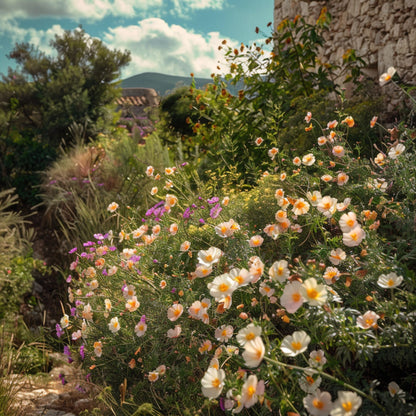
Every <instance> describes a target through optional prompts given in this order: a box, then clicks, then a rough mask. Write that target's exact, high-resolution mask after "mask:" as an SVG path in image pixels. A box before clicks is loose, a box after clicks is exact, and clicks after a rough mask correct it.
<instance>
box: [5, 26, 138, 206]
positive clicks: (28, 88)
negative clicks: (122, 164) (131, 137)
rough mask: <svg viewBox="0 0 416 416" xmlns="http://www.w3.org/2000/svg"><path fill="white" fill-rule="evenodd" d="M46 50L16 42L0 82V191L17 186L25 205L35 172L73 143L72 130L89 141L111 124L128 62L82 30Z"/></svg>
mask: <svg viewBox="0 0 416 416" xmlns="http://www.w3.org/2000/svg"><path fill="white" fill-rule="evenodd" d="M51 47H52V49H53V50H54V53H53V54H52V55H51V56H48V55H46V54H45V53H44V52H42V51H40V50H39V49H38V48H35V47H34V46H33V45H30V44H28V43H19V44H16V45H15V47H14V49H13V50H12V51H11V52H10V54H9V58H10V59H12V60H14V61H15V62H16V64H17V68H16V69H15V70H12V69H11V68H9V70H8V74H7V75H2V82H0V172H1V175H0V189H5V188H10V187H16V188H17V191H18V193H19V195H20V196H21V197H23V199H26V202H27V200H28V199H29V200H32V201H33V197H34V192H35V194H36V192H37V191H36V190H33V189H32V190H31V188H32V187H31V185H32V186H33V185H36V184H37V183H38V181H39V178H40V177H39V174H38V172H39V171H41V170H44V169H45V168H46V167H47V166H48V165H49V164H50V163H51V162H52V161H53V160H54V158H55V157H56V150H57V148H58V147H59V146H60V145H61V144H62V143H63V144H64V146H68V145H70V144H71V142H73V141H74V140H75V138H74V135H73V131H74V130H73V129H72V131H71V128H70V127H71V126H74V125H76V126H78V127H82V130H83V135H84V137H86V138H91V139H93V138H94V137H96V135H97V133H98V132H100V131H102V130H103V128H105V127H106V126H109V124H110V122H112V121H113V119H114V110H115V99H116V98H117V97H118V96H119V95H120V93H121V89H120V88H119V82H118V80H119V78H120V71H121V69H122V68H123V67H125V66H126V65H127V64H128V63H129V61H130V52H128V51H124V52H121V51H118V50H111V49H109V48H108V47H107V46H106V45H104V44H103V42H102V41H100V40H99V39H95V38H92V37H90V36H89V35H88V34H87V33H85V31H84V30H83V29H82V28H78V29H75V30H73V31H66V32H65V33H64V34H63V35H62V36H57V35H56V36H55V39H54V40H53V41H51ZM78 130H79V129H78ZM28 193H30V195H28Z"/></svg>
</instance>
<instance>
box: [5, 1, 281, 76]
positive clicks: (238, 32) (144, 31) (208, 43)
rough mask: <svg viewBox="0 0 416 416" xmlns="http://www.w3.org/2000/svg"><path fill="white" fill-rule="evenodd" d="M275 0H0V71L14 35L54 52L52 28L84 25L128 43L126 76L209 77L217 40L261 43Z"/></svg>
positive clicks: (112, 41)
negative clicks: (51, 45)
mask: <svg viewBox="0 0 416 416" xmlns="http://www.w3.org/2000/svg"><path fill="white" fill-rule="evenodd" d="M273 4H274V1H273V0H0V73H3V74H5V73H7V68H8V67H9V66H13V61H11V60H9V59H7V57H6V55H7V54H8V53H9V52H10V51H11V50H12V49H13V46H14V44H15V43H16V42H28V43H31V44H33V45H35V46H37V47H39V49H41V50H42V51H44V52H46V53H47V54H50V53H51V52H52V51H51V49H50V47H49V41H50V40H51V39H53V37H54V35H55V34H61V33H62V32H63V31H64V30H72V29H75V28H76V27H78V26H79V25H82V27H83V28H84V29H85V31H86V32H87V33H88V34H89V35H91V36H94V37H97V38H99V39H101V40H102V41H103V42H104V43H105V44H106V45H107V46H108V47H110V48H111V49H120V50H125V49H127V50H130V51H131V56H132V61H131V63H130V65H129V66H128V67H127V68H126V69H125V70H124V71H123V74H122V77H123V78H126V77H129V76H131V75H135V74H139V73H142V72H160V73H165V74H171V75H189V73H190V72H193V73H194V74H195V76H198V77H208V76H209V75H210V74H211V73H212V72H218V71H217V70H216V67H217V65H218V61H221V59H222V57H221V52H220V51H218V46H219V45H220V43H221V41H222V40H223V39H226V40H227V42H228V44H229V45H232V46H238V45H240V43H241V42H243V43H244V44H251V43H252V42H257V43H258V44H261V42H262V40H261V38H259V36H260V35H257V34H256V33H255V28H256V26H258V27H259V28H260V29H261V30H263V31H264V32H265V33H267V34H268V33H269V28H267V27H266V25H267V23H268V22H271V21H272V20H273Z"/></svg>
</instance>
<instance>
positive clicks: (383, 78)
mask: <svg viewBox="0 0 416 416" xmlns="http://www.w3.org/2000/svg"><path fill="white" fill-rule="evenodd" d="M395 73H396V68H394V67H392V66H391V67H390V68H388V69H387V72H385V73H384V74H381V76H380V78H379V80H378V81H379V83H380V86H381V87H382V86H383V85H384V84H387V83H388V82H389V81H390V80H391V79H392V78H393V75H394V74H395Z"/></svg>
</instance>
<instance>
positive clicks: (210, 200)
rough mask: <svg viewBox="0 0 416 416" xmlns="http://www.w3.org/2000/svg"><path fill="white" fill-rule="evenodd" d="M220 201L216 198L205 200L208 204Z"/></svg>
mask: <svg viewBox="0 0 416 416" xmlns="http://www.w3.org/2000/svg"><path fill="white" fill-rule="evenodd" d="M219 200H220V199H219V198H218V197H217V196H213V197H212V198H209V199H207V202H208V204H210V205H212V204H216V203H217V202H218V201H219Z"/></svg>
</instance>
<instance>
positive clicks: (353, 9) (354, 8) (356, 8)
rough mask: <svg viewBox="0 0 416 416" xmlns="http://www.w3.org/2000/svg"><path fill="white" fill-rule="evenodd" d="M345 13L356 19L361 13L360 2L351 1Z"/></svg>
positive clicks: (357, 0) (358, 0)
mask: <svg viewBox="0 0 416 416" xmlns="http://www.w3.org/2000/svg"><path fill="white" fill-rule="evenodd" d="M347 11H348V13H349V14H350V15H351V16H352V17H358V16H359V15H360V12H361V4H360V0H351V1H350V2H349V5H348V10H347Z"/></svg>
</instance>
